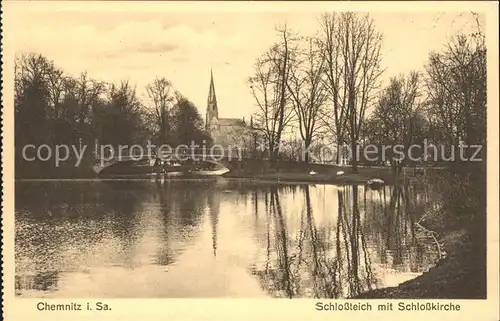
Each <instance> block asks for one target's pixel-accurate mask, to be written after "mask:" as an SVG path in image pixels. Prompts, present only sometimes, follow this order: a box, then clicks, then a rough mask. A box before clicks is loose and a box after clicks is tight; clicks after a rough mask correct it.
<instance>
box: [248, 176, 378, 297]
mask: <svg viewBox="0 0 500 321" xmlns="http://www.w3.org/2000/svg"><path fill="white" fill-rule="evenodd" d="M300 189H301V190H302V194H303V196H304V210H303V211H302V213H301V217H300V228H299V231H298V232H297V235H296V237H293V236H291V235H290V234H291V233H290V232H288V231H287V226H286V223H285V220H284V217H283V215H284V214H283V210H282V205H281V202H280V192H279V191H278V189H277V188H270V189H269V190H267V191H265V193H264V195H263V197H264V202H265V204H266V213H267V215H268V222H269V223H268V231H267V233H268V235H267V242H266V243H267V258H266V263H265V265H264V267H263V268H262V269H261V270H257V271H255V272H254V273H255V274H257V275H258V277H259V279H260V281H261V283H262V285H263V287H264V288H265V289H266V290H268V291H269V292H270V293H271V294H272V295H274V296H278V297H289V298H291V297H296V296H313V297H329V298H336V297H344V296H350V295H355V294H357V293H360V292H361V291H363V290H365V289H366V288H369V287H370V286H371V284H372V283H373V282H374V280H373V274H372V272H371V269H370V268H371V264H370V262H369V256H368V254H367V250H366V241H365V240H364V235H363V229H362V227H361V220H360V213H359V208H358V205H357V201H354V200H357V187H356V186H355V187H352V193H353V202H352V206H351V208H350V209H349V210H347V207H346V202H345V201H344V198H345V195H344V194H345V193H346V191H345V190H339V192H338V193H339V203H338V205H339V207H338V213H337V214H338V218H337V224H336V227H335V232H334V233H333V234H332V233H330V232H331V231H329V227H328V226H319V227H318V226H317V224H316V223H315V215H314V211H313V206H312V204H311V196H310V187H309V186H307V185H304V186H301V188H300ZM274 253H275V255H276V258H275V259H274V260H273V254H274ZM256 269H258V268H256Z"/></svg>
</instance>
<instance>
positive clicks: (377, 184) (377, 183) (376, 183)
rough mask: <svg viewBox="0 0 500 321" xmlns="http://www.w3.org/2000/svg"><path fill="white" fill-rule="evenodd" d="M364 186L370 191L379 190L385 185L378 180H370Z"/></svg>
mask: <svg viewBox="0 0 500 321" xmlns="http://www.w3.org/2000/svg"><path fill="white" fill-rule="evenodd" d="M366 185H367V186H368V187H370V188H372V189H379V188H381V187H382V186H384V185H385V182H384V181H383V180H381V179H380V178H372V179H369V180H368V181H367V182H366Z"/></svg>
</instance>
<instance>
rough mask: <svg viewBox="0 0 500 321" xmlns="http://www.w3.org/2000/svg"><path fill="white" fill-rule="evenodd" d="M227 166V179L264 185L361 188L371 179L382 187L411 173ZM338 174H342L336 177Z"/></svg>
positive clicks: (299, 166) (284, 165)
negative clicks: (376, 180) (245, 180)
mask: <svg viewBox="0 0 500 321" xmlns="http://www.w3.org/2000/svg"><path fill="white" fill-rule="evenodd" d="M227 166H228V167H229V169H230V170H231V171H230V172H229V173H227V174H225V175H224V177H227V178H248V179H255V180H264V181H283V182H310V183H323V184H338V185H344V184H363V183H365V182H366V181H367V180H369V179H372V178H380V179H383V180H384V181H385V182H386V183H389V184H390V183H394V182H395V181H396V180H398V181H400V180H405V179H411V178H412V177H413V173H412V170H411V169H407V175H399V176H396V175H394V172H393V171H392V169H391V168H389V167H359V168H358V171H357V173H354V172H353V170H352V169H351V168H350V167H344V166H336V165H325V164H303V163H291V162H282V163H278V165H277V166H276V167H277V168H278V169H274V168H270V167H269V165H268V164H265V163H263V162H259V161H252V160H250V161H245V162H232V163H228V164H227ZM339 172H342V174H339Z"/></svg>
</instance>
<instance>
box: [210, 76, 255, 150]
mask: <svg viewBox="0 0 500 321" xmlns="http://www.w3.org/2000/svg"><path fill="white" fill-rule="evenodd" d="M205 128H206V131H207V132H208V133H209V134H210V136H211V137H212V139H213V143H214V144H216V145H220V146H222V147H224V148H229V147H231V148H233V149H236V148H241V149H242V150H247V151H249V150H251V149H252V148H253V147H254V146H255V143H256V142H255V139H256V136H255V135H256V134H257V132H256V130H255V129H254V128H253V124H252V120H250V124H247V123H246V122H245V119H244V118H242V119H239V118H221V117H219V109H218V106H217V96H216V95H215V85H214V76H213V73H212V72H210V87H209V90H208V102H207V114H206V124H205Z"/></svg>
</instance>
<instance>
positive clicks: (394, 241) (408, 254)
mask: <svg viewBox="0 0 500 321" xmlns="http://www.w3.org/2000/svg"><path fill="white" fill-rule="evenodd" d="M364 194H365V195H364V198H365V202H367V203H368V204H367V206H366V212H365V228H366V229H367V233H366V234H367V235H368V236H369V242H370V243H372V244H373V246H372V247H373V249H374V250H375V251H376V252H377V253H376V255H377V256H378V257H380V262H381V263H382V264H384V266H386V267H388V268H391V269H395V270H398V271H402V272H421V271H422V270H423V269H424V268H425V267H428V266H430V265H432V264H433V263H434V260H435V258H436V257H435V255H434V254H433V253H432V252H433V250H434V249H431V248H432V247H433V245H432V244H431V243H432V242H429V241H430V240H429V239H428V235H427V234H426V233H425V232H424V231H422V230H420V229H419V228H418V226H417V224H416V222H417V221H418V220H419V219H420V218H421V217H422V216H423V215H425V213H426V212H427V211H428V204H431V203H430V197H431V196H430V195H428V194H427V192H426V189H421V188H420V187H419V186H415V185H407V184H406V185H396V186H387V187H385V188H384V189H383V190H365V193H364ZM366 200H368V201H366ZM369 203H371V204H369Z"/></svg>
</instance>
